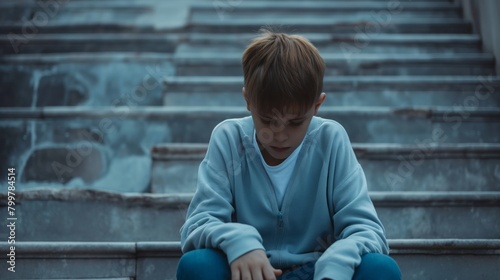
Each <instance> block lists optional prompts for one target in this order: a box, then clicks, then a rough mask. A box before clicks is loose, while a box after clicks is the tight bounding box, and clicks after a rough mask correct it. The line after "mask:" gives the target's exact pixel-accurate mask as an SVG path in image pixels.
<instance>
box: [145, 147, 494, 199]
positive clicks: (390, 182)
mask: <svg viewBox="0 0 500 280" xmlns="http://www.w3.org/2000/svg"><path fill="white" fill-rule="evenodd" d="M420 152H422V151H419V150H416V153H415V155H414V156H413V157H411V159H410V158H409V157H408V156H406V157H403V156H400V159H399V160H398V159H396V158H395V159H392V160H390V159H389V160H388V159H385V160H384V159H373V160H370V159H366V158H365V159H363V158H359V159H358V160H359V161H360V163H361V165H362V166H363V169H364V171H365V175H366V177H367V181H368V188H369V189H370V190H371V191H497V190H500V188H499V187H498V186H497V183H498V182H499V181H500V159H499V158H496V159H472V158H451V159H450V158H448V159H426V160H421V159H420V158H419V156H420V155H421V153H420ZM200 162H201V160H192V161H188V160H172V161H162V160H154V161H153V170H152V174H151V175H152V178H151V184H152V192H154V193H176V192H180V193H184V192H194V191H195V190H196V182H197V177H198V175H197V174H198V167H199V164H200Z"/></svg>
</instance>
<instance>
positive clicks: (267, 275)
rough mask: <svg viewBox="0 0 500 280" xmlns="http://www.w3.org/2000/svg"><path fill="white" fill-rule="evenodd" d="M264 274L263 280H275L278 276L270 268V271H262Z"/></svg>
mask: <svg viewBox="0 0 500 280" xmlns="http://www.w3.org/2000/svg"><path fill="white" fill-rule="evenodd" d="M262 273H263V274H264V279H265V280H276V276H279V275H276V273H275V272H274V269H273V268H272V267H271V269H269V268H268V269H264V271H263V272H262Z"/></svg>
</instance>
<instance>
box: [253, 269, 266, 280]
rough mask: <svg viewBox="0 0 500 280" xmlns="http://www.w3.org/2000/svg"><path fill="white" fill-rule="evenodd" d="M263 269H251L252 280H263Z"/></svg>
mask: <svg viewBox="0 0 500 280" xmlns="http://www.w3.org/2000/svg"><path fill="white" fill-rule="evenodd" d="M263 270H264V268H262V267H255V268H253V269H252V280H264V278H262V276H263V274H264V271H263Z"/></svg>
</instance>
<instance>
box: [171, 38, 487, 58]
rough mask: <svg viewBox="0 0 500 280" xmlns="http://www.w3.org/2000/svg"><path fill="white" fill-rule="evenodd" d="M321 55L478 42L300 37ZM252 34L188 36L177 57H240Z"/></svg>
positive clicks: (461, 47) (471, 46)
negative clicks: (197, 55) (187, 55)
mask: <svg viewBox="0 0 500 280" xmlns="http://www.w3.org/2000/svg"><path fill="white" fill-rule="evenodd" d="M301 35H303V36H305V37H306V38H308V39H309V40H310V41H311V43H313V44H314V46H315V47H316V48H318V50H319V51H320V53H342V54H346V55H349V54H352V55H357V54H361V53H413V54H415V53H444V54H450V53H479V52H481V41H480V38H479V36H478V35H474V34H439V35H435V34H377V35H376V36H371V35H369V34H359V33H358V34H350V35H349V34H345V35H342V34H337V35H335V34H321V33H310V34H301ZM255 36H256V35H255V34H254V33H253V34H217V33H215V34H203V33H202V34H196V33H195V34H190V35H189V39H188V40H186V41H183V42H184V43H181V44H180V45H179V47H178V48H177V53H190V54H196V53H200V52H202V53H212V54H213V55H214V56H218V55H219V54H220V53H231V52H232V53H240V54H241V53H242V52H243V50H244V49H245V47H246V46H247V45H248V44H249V43H250V41H251V39H252V38H254V37H255Z"/></svg>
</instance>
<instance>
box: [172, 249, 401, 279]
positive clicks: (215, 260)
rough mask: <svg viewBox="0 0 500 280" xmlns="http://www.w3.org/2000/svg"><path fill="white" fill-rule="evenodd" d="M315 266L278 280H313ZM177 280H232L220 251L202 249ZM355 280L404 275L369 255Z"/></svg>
mask: <svg viewBox="0 0 500 280" xmlns="http://www.w3.org/2000/svg"><path fill="white" fill-rule="evenodd" d="M314 264H315V263H314V262H311V263H307V264H305V265H303V266H301V267H299V268H297V269H295V270H292V271H286V272H285V273H284V274H283V275H282V276H281V277H278V280H312V279H313V278H314ZM177 279H178V280H223V279H231V268H230V266H229V264H228V262H227V257H226V255H225V254H224V253H223V252H222V251H220V250H214V249H200V250H194V251H190V252H187V253H185V254H184V255H183V256H182V257H181V260H180V261H179V266H178V267H177ZM352 279H353V280H400V279H401V272H400V271H399V267H398V265H397V264H396V262H395V261H394V260H393V259H392V258H391V257H389V256H386V255H382V254H366V255H364V256H362V258H361V264H360V265H359V266H358V267H357V268H356V271H355V273H354V277H353V278H352Z"/></svg>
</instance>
